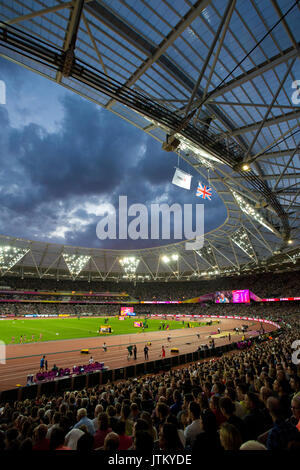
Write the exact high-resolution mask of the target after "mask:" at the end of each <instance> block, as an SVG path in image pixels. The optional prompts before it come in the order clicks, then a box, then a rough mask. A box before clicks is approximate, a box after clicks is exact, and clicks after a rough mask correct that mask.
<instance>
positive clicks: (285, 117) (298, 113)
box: [223, 109, 300, 136]
mask: <svg viewBox="0 0 300 470" xmlns="http://www.w3.org/2000/svg"><path fill="white" fill-rule="evenodd" d="M299 118H300V109H298V110H297V111H293V112H291V113H287V114H281V115H280V116H276V117H274V118H270V119H267V120H265V121H264V120H262V121H260V122H256V123H254V124H250V126H244V127H239V128H238V129H235V130H233V131H232V132H224V134H223V135H224V136H226V135H231V136H236V135H240V134H245V133H246V132H251V131H254V130H255V129H257V128H259V127H260V126H261V124H263V126H262V127H269V126H273V125H275V124H280V123H281V122H286V121H290V120H292V119H299ZM290 131H291V129H290V130H289V132H290Z"/></svg>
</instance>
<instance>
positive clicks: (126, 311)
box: [120, 307, 135, 316]
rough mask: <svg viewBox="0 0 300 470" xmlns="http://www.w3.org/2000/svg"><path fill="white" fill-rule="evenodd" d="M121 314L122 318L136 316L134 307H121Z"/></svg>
mask: <svg viewBox="0 0 300 470" xmlns="http://www.w3.org/2000/svg"><path fill="white" fill-rule="evenodd" d="M120 314H121V315H122V316H135V313H134V308H133V307H121V308H120Z"/></svg>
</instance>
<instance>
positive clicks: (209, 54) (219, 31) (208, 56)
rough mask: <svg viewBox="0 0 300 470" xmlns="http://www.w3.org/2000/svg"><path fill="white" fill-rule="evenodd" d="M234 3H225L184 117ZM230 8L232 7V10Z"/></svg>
mask: <svg viewBox="0 0 300 470" xmlns="http://www.w3.org/2000/svg"><path fill="white" fill-rule="evenodd" d="M235 1H236V0H234V2H231V1H229V2H227V8H226V10H225V13H224V15H223V18H222V19H221V22H220V24H219V26H218V29H217V31H216V34H215V37H214V39H213V42H212V43H211V46H210V49H209V51H208V54H207V56H206V59H205V61H204V64H203V66H202V68H201V71H200V74H199V77H198V80H197V82H196V83H195V86H194V89H193V91H192V94H191V96H190V99H189V102H188V104H187V107H186V108H185V116H186V115H187V114H188V112H189V110H190V107H191V104H192V102H193V100H194V98H195V95H196V93H197V91H198V88H199V85H200V83H201V80H202V78H203V76H204V74H205V71H206V68H207V66H208V63H209V61H210V58H211V55H212V53H213V51H214V48H215V45H216V44H217V41H218V39H219V36H220V33H221V31H222V28H223V25H224V23H225V20H226V19H227V18H228V16H230V18H231V14H232V11H233V8H234V6H235ZM231 4H232V5H231ZM232 6H233V8H232ZM230 12H231V13H230ZM210 77H211V76H210ZM204 96H205V94H204V95H203V98H204Z"/></svg>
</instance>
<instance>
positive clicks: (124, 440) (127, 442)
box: [115, 420, 133, 450]
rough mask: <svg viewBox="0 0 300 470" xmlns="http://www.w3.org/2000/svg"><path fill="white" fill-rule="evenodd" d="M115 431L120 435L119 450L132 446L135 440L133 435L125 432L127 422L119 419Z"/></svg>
mask: <svg viewBox="0 0 300 470" xmlns="http://www.w3.org/2000/svg"><path fill="white" fill-rule="evenodd" d="M115 431H116V433H117V434H118V436H119V447H118V450H128V449H130V448H131V447H132V444H133V441H132V437H131V436H126V434H125V422H124V421H121V420H120V421H118V422H117V424H116V426H115Z"/></svg>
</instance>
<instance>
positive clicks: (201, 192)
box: [196, 182, 211, 201]
mask: <svg viewBox="0 0 300 470" xmlns="http://www.w3.org/2000/svg"><path fill="white" fill-rule="evenodd" d="M196 196H198V197H202V199H209V200H210V201H211V188H209V187H208V186H205V185H204V186H202V184H201V183H200V182H199V183H198V188H197V192H196Z"/></svg>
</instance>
